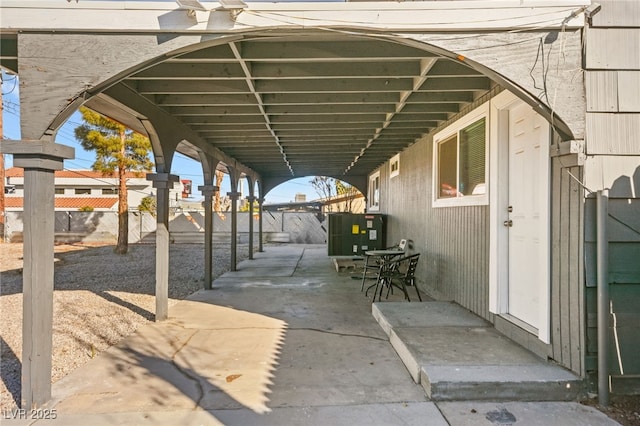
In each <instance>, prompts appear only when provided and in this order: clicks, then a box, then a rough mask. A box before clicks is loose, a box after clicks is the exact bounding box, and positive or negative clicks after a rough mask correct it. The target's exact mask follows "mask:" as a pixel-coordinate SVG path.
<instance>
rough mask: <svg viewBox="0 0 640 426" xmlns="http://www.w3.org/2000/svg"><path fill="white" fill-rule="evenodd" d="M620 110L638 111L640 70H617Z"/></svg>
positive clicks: (639, 103) (639, 108) (639, 102)
mask: <svg viewBox="0 0 640 426" xmlns="http://www.w3.org/2000/svg"><path fill="white" fill-rule="evenodd" d="M618 107H619V111H620V112H640V71H619V72H618Z"/></svg>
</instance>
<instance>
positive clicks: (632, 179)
mask: <svg viewBox="0 0 640 426" xmlns="http://www.w3.org/2000/svg"><path fill="white" fill-rule="evenodd" d="M598 3H600V4H601V6H602V8H601V10H600V11H599V12H598V13H597V14H596V15H594V16H593V18H592V25H591V27H589V28H586V29H585V47H586V49H585V55H586V57H585V64H586V70H585V84H586V94H587V112H586V137H585V143H586V154H587V158H586V162H585V165H584V183H585V186H586V187H587V188H588V190H590V191H597V190H600V189H609V214H610V217H609V220H608V222H607V228H608V237H609V283H610V288H609V291H610V296H611V299H612V304H611V306H612V314H613V315H612V319H614V320H615V326H614V328H612V329H611V331H612V333H611V335H612V339H611V344H612V348H613V350H612V352H611V354H612V355H611V356H610V369H611V374H612V375H613V379H612V383H613V386H614V389H613V390H614V391H619V392H620V391H621V392H626V391H629V390H630V389H632V388H634V387H635V391H636V392H637V389H638V387H639V380H638V378H637V377H638V375H640V358H638V356H637V354H638V351H639V350H640V325H639V324H640V313H639V312H638V306H640V261H639V259H640V235H639V234H638V232H640V2H638V1H637V0H598ZM595 222H596V218H595V200H594V198H593V196H589V195H588V194H587V198H586V204H585V266H586V268H585V272H586V277H585V282H586V288H585V293H586V303H587V329H586V335H587V339H586V350H587V358H586V370H587V373H588V374H590V375H595V370H596V367H597V362H596V361H597V339H596V333H597V329H596V303H595V301H596V272H597V271H596V268H595V264H596V255H595V247H596V242H597V240H596V238H595V235H596V228H595ZM634 375H635V376H636V378H633V376H634Z"/></svg>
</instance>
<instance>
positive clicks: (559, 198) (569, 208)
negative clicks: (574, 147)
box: [551, 157, 584, 374]
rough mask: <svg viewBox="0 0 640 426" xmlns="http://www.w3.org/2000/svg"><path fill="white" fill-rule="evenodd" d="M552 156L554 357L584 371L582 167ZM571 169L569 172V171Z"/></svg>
mask: <svg viewBox="0 0 640 426" xmlns="http://www.w3.org/2000/svg"><path fill="white" fill-rule="evenodd" d="M568 164H569V161H567V159H566V158H563V157H555V158H553V159H552V163H551V166H552V175H551V179H552V184H551V190H552V192H551V223H552V225H551V247H552V250H551V342H552V348H553V355H552V356H553V359H554V360H555V361H557V362H558V363H559V364H561V365H563V366H565V367H567V368H569V369H571V370H573V371H575V372H576V373H578V374H584V364H583V361H584V352H583V348H584V321H583V320H582V318H583V315H582V312H583V310H584V292H583V286H582V283H583V282H584V277H583V273H582V270H583V253H582V235H583V231H582V230H583V219H582V212H583V191H582V187H581V186H580V185H579V184H578V183H577V182H576V180H575V179H573V178H572V177H571V175H573V176H575V177H576V178H577V179H582V175H581V173H582V167H579V166H576V165H572V166H569V167H567V165H568ZM569 173H571V175H570V174H569Z"/></svg>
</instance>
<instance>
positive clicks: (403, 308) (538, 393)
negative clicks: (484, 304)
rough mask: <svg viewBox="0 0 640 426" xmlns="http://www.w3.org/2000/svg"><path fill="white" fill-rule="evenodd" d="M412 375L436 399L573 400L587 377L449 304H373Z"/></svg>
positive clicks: (581, 390) (374, 310) (579, 393)
mask: <svg viewBox="0 0 640 426" xmlns="http://www.w3.org/2000/svg"><path fill="white" fill-rule="evenodd" d="M372 313H373V316H374V317H375V318H376V320H377V321H378V323H379V324H380V326H381V327H382V329H383V330H384V331H385V333H386V334H387V336H389V341H390V343H391V345H392V346H393V348H394V349H395V351H396V352H397V354H398V356H399V357H400V359H401V360H402V361H403V363H404V364H405V366H406V368H407V370H408V371H409V374H410V375H411V377H412V378H413V380H414V381H415V382H416V383H420V384H421V385H422V387H423V388H424V390H425V393H426V394H427V396H428V397H429V398H431V399H432V400H436V401H455V400H492V401H514V400H516V401H573V400H576V399H577V398H578V397H580V396H581V395H582V394H583V381H582V380H581V379H580V378H579V377H577V376H576V375H574V374H573V373H571V372H569V371H568V370H566V369H564V368H562V367H559V366H557V365H555V364H552V363H550V362H548V361H546V360H543V359H541V358H539V357H537V356H536V355H534V354H533V353H531V352H529V351H528V350H526V349H525V348H523V347H522V346H520V345H518V344H516V343H515V342H513V341H511V340H509V339H508V338H507V337H505V336H503V335H502V334H500V333H499V332H497V331H496V330H495V329H494V328H493V327H491V325H490V324H489V323H488V322H486V321H485V320H483V319H482V318H479V317H478V316H476V315H474V314H472V313H471V312H469V311H468V310H466V309H464V308H462V307H461V306H460V305H457V304H455V303H451V302H423V303H414V302H412V303H406V302H381V303H374V304H373V308H372Z"/></svg>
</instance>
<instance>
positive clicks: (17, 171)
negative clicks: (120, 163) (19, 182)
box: [5, 167, 147, 179]
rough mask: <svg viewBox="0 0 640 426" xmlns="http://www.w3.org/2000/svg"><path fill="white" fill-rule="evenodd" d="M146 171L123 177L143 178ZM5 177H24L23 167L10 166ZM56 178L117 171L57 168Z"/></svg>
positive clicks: (82, 176) (116, 174)
mask: <svg viewBox="0 0 640 426" xmlns="http://www.w3.org/2000/svg"><path fill="white" fill-rule="evenodd" d="M146 174H147V172H127V173H126V174H125V177H126V178H127V179H135V178H144V177H145V175H146ZM5 175H6V176H7V177H24V169H21V168H19V167H11V168H9V169H7V171H6V172H5ZM54 176H55V177H56V178H96V179H100V178H115V177H118V173H114V174H113V175H105V174H102V173H101V172H95V171H93V170H57V171H56V172H55V174H54Z"/></svg>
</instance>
